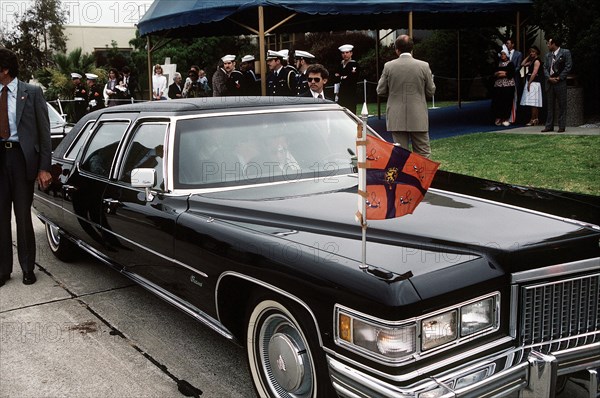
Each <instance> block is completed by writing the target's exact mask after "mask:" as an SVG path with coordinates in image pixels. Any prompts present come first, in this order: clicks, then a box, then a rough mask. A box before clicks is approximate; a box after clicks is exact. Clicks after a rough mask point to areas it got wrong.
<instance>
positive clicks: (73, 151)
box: [65, 121, 94, 160]
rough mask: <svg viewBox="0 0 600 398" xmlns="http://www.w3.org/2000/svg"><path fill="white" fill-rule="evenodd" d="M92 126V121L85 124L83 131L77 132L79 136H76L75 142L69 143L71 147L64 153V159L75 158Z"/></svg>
mask: <svg viewBox="0 0 600 398" xmlns="http://www.w3.org/2000/svg"><path fill="white" fill-rule="evenodd" d="M93 126H94V122H93V121H91V122H89V123H88V124H86V125H85V127H84V128H83V131H82V132H81V133H80V134H79V136H77V138H75V142H73V143H72V144H71V147H70V148H69V149H68V150H67V153H65V159H70V160H75V158H76V157H77V154H78V153H79V150H80V149H81V147H82V146H83V143H84V142H85V140H86V138H87V136H88V135H90V131H92V127H93Z"/></svg>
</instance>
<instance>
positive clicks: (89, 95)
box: [71, 66, 137, 122]
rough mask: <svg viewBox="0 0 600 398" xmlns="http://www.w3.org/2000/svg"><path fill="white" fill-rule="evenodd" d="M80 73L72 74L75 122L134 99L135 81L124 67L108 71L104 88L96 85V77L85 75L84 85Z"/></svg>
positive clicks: (129, 71) (91, 74)
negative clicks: (97, 111)
mask: <svg viewBox="0 0 600 398" xmlns="http://www.w3.org/2000/svg"><path fill="white" fill-rule="evenodd" d="M82 79H83V76H82V75H81V74H80V73H77V72H72V73H71V80H72V82H73V114H74V115H73V119H74V122H77V121H78V120H79V119H81V118H82V117H83V116H84V115H85V114H86V113H88V112H92V111H95V110H98V109H102V108H105V107H108V106H115V105H119V104H124V103H129V102H131V99H132V98H133V97H134V94H135V88H136V85H137V81H136V80H135V78H134V77H133V76H132V75H131V70H130V69H129V67H127V66H125V67H123V69H121V71H120V72H119V71H118V70H117V69H116V68H110V69H109V71H108V80H107V82H106V84H105V85H104V86H102V85H101V84H98V75H96V74H94V73H85V83H84V82H82Z"/></svg>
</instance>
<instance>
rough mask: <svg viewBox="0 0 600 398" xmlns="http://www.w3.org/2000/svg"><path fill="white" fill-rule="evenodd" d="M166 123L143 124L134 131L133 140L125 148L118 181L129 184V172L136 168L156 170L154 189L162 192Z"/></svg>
mask: <svg viewBox="0 0 600 398" xmlns="http://www.w3.org/2000/svg"><path fill="white" fill-rule="evenodd" d="M167 126H168V124H166V123H144V124H141V125H140V126H139V127H138V128H137V129H136V131H135V133H134V136H133V140H131V142H130V143H129V146H128V147H127V151H126V155H125V160H124V162H123V168H122V170H121V173H120V174H119V181H123V182H126V183H130V182H131V171H132V170H133V169H138V168H151V169H154V170H156V180H155V183H154V188H155V189H158V190H164V175H163V163H164V158H165V156H164V142H165V135H166V133H167Z"/></svg>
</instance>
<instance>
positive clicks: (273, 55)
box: [267, 50, 285, 59]
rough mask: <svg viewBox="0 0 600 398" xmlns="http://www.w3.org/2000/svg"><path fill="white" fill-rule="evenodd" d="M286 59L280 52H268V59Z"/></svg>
mask: <svg viewBox="0 0 600 398" xmlns="http://www.w3.org/2000/svg"><path fill="white" fill-rule="evenodd" d="M275 58H282V59H283V58H285V56H284V55H283V54H282V53H281V52H279V51H273V50H269V51H267V59H275Z"/></svg>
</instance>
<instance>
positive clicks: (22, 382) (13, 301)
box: [0, 218, 254, 398]
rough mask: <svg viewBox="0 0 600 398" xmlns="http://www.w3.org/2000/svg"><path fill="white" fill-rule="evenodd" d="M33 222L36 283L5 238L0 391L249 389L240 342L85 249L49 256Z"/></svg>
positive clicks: (196, 392)
mask: <svg viewBox="0 0 600 398" xmlns="http://www.w3.org/2000/svg"><path fill="white" fill-rule="evenodd" d="M34 225H35V228H36V238H37V248H38V251H37V264H38V266H37V267H36V276H37V278H38V281H37V283H35V284H34V285H31V286H25V285H23V284H22V283H21V271H20V267H19V265H18V263H17V254H16V247H13V252H14V269H13V274H12V279H10V280H9V281H8V282H7V283H6V285H4V286H3V287H0V397H103V398H109V397H115V398H117V397H118V398H122V397H182V396H192V397H193V396H200V395H201V396H202V397H214V398H217V397H218V398H222V397H244V398H247V397H253V396H254V393H253V387H252V383H251V381H250V376H249V372H248V370H247V365H246V360H245V352H244V349H243V348H241V347H238V346H237V345H234V344H233V343H231V342H229V341H228V340H226V339H224V338H223V337H221V336H220V335H217V334H216V333H214V332H212V331H211V330H209V329H207V328H205V327H204V326H202V325H201V324H199V323H197V322H196V321H194V320H192V319H191V318H188V317H187V316H185V315H184V314H183V313H181V312H179V311H178V310H177V309H175V308H174V307H171V306H170V305H168V304H166V303H164V302H163V301H161V300H159V299H158V298H156V297H155V296H153V295H151V294H149V293H147V292H146V291H145V290H143V289H142V288H140V287H138V286H134V285H133V284H132V283H131V282H130V281H129V280H128V279H126V278H125V277H123V276H122V275H120V274H119V273H117V272H115V271H113V270H111V269H109V268H108V267H106V266H104V265H103V264H101V263H99V262H98V261H96V260H94V259H91V258H87V257H82V259H81V260H79V261H77V262H74V263H70V264H66V263H62V262H60V261H58V260H57V259H55V258H54V256H53V255H52V253H51V252H50V251H49V250H48V248H47V245H46V240H45V235H44V228H43V225H42V224H41V223H40V222H39V221H37V219H36V220H35V221H34ZM14 228H15V226H14V218H13V237H14V236H16V233H15V232H14Z"/></svg>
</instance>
